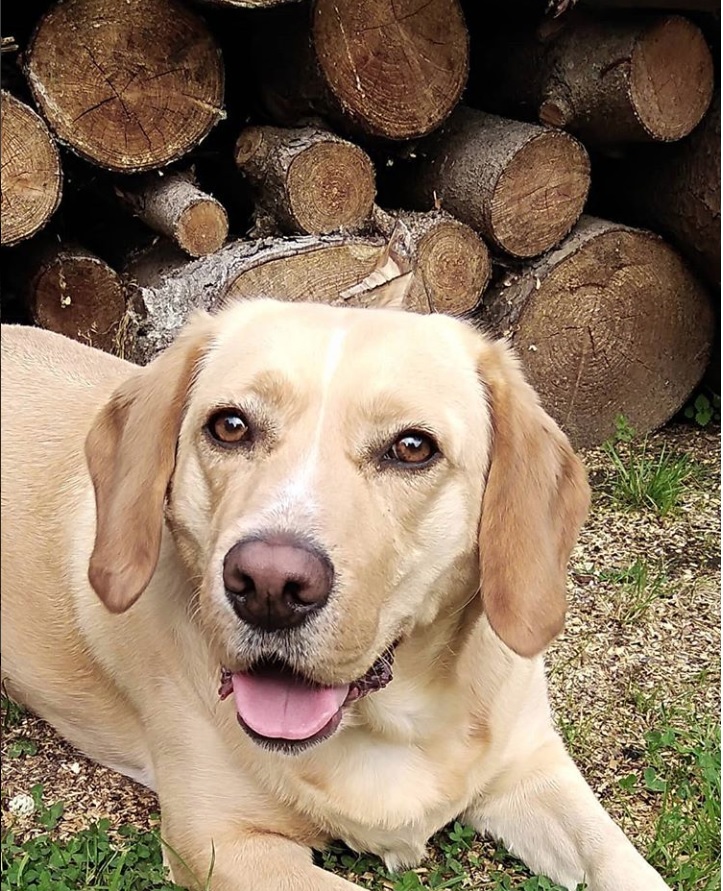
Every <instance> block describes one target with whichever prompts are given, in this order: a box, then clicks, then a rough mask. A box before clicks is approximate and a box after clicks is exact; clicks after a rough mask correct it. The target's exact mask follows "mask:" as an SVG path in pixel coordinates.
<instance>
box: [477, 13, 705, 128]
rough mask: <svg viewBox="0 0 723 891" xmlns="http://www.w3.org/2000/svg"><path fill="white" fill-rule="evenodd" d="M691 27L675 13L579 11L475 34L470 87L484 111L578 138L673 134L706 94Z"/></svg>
mask: <svg viewBox="0 0 723 891" xmlns="http://www.w3.org/2000/svg"><path fill="white" fill-rule="evenodd" d="M713 81H714V73H713V60H712V57H711V53H710V50H709V49H708V46H707V44H706V41H705V38H704V36H703V34H702V32H701V30H700V29H699V28H698V27H697V26H696V25H694V24H693V23H692V22H690V21H688V20H687V19H685V18H683V17H681V16H678V15H635V16H633V15H628V16H622V15H619V16H608V17H604V16H594V15H592V14H586V15H585V14H582V13H581V12H580V11H579V10H576V11H575V13H574V14H573V15H571V16H569V17H568V18H563V19H560V20H558V21H556V22H555V23H552V24H550V23H546V24H544V25H543V26H541V27H540V28H539V29H538V30H537V31H536V32H533V31H532V30H526V31H521V30H513V29H502V30H494V29H490V30H489V31H486V32H485V33H483V34H480V47H479V52H478V53H477V55H476V57H475V71H474V72H473V78H472V85H471V90H470V95H471V96H472V97H473V98H474V101H475V102H477V103H479V104H482V105H483V106H484V107H485V108H486V109H488V110H489V111H494V112H497V113H499V114H511V115H514V116H520V115H522V116H523V117H529V118H531V119H535V118H537V119H539V121H540V122H542V123H545V124H549V125H551V126H554V127H561V128H563V129H565V130H568V131H570V132H571V133H575V134H576V135H577V136H579V137H580V138H581V139H582V140H583V141H584V142H585V143H586V144H587V145H606V144H612V143H619V142H631V141H650V140H655V141H664V142H665V141H673V140H676V139H681V138H682V137H683V136H686V135H687V134H688V133H690V132H691V130H693V128H694V127H695V126H696V124H698V123H699V121H700V120H701V119H702V117H703V115H704V114H705V112H706V109H707V108H708V105H709V103H710V100H711V96H712V93H713Z"/></svg>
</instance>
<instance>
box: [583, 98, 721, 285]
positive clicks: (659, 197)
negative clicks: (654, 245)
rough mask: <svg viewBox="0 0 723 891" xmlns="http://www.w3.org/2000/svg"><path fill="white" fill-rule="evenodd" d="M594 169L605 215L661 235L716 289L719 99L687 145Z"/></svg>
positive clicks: (643, 151)
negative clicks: (649, 229) (647, 228)
mask: <svg viewBox="0 0 723 891" xmlns="http://www.w3.org/2000/svg"><path fill="white" fill-rule="evenodd" d="M599 168H600V169H599V171H596V180H595V185H594V193H595V194H594V197H595V201H596V204H597V205H598V206H599V207H600V208H601V209H603V210H604V212H605V213H606V214H609V215H614V217H615V219H620V220H623V221H624V222H627V223H632V224H637V225H642V226H649V227H650V228H651V229H653V230H654V231H655V232H659V233H660V234H661V235H664V236H665V237H666V238H668V239H669V240H670V241H671V243H672V244H674V245H675V247H677V248H678V250H680V251H681V253H683V254H684V256H685V257H686V259H687V260H689V261H690V263H691V264H692V265H693V266H694V267H695V268H696V269H697V270H698V271H699V272H700V273H701V274H702V275H703V276H704V277H705V278H706V280H707V281H708V282H709V284H711V285H712V286H713V287H716V288H720V269H721V255H720V237H721V233H720V169H721V131H720V93H718V95H717V96H716V98H715V99H714V102H713V104H712V105H711V108H710V110H709V112H708V114H707V115H706V117H705V119H704V121H703V123H702V124H701V125H700V126H699V127H698V128H696V130H695V131H694V132H693V133H692V134H691V135H690V136H689V137H688V138H687V139H684V140H682V141H681V142H677V143H675V144H673V145H666V146H660V147H656V148H655V149H653V148H652V147H651V148H647V147H646V148H645V149H643V148H642V147H641V150H640V151H639V152H635V153H632V154H631V155H629V156H628V157H626V158H625V159H623V160H617V161H613V160H611V161H608V162H607V163H606V164H605V165H602V164H601V165H599Z"/></svg>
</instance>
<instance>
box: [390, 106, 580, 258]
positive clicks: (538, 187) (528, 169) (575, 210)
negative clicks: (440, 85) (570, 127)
mask: <svg viewBox="0 0 723 891" xmlns="http://www.w3.org/2000/svg"><path fill="white" fill-rule="evenodd" d="M414 154H415V155H416V163H413V164H412V163H405V162H402V161H399V162H397V163H396V164H395V166H394V168H393V170H392V173H391V176H392V177H393V178H394V180H395V182H396V183H397V187H398V188H400V194H401V196H402V200H401V202H400V203H402V204H408V205H409V206H411V207H414V208H415V209H418V210H429V209H431V208H433V207H441V208H442V209H444V210H447V211H449V212H450V213H451V214H453V215H454V216H455V217H457V218H458V219H459V220H461V221H462V222H463V223H466V224H467V225H468V226H472V228H474V229H476V230H477V231H478V232H480V233H481V234H482V235H483V236H484V237H485V239H486V240H487V241H488V242H489V243H490V244H492V245H495V246H496V247H498V248H499V249H500V250H502V251H505V252H506V253H508V254H511V255H512V256H515V257H533V256H535V255H536V254H541V253H542V252H543V251H546V250H548V249H549V248H551V247H552V246H553V245H555V244H557V243H558V242H559V241H560V240H561V239H562V238H564V237H565V235H567V233H568V232H569V231H570V230H571V229H572V227H573V226H574V225H575V223H576V222H577V220H578V218H579V216H580V214H581V213H582V209H583V206H584V204H585V199H586V197H587V192H588V188H589V185H590V163H589V160H588V157H587V153H586V152H585V149H584V148H583V147H582V145H580V143H579V142H578V141H577V140H576V139H574V138H573V137H571V136H569V135H568V134H567V133H563V132H561V131H558V130H551V129H548V128H544V127H539V126H537V125H535V124H524V123H520V122H519V121H510V120H507V119H505V118H499V117H496V116H495V115H488V114H485V113H484V112H481V111H475V110H473V109H471V108H462V107H460V108H458V109H457V110H456V111H455V112H454V114H453V115H452V116H451V117H450V119H449V121H448V122H447V123H446V124H445V125H444V127H442V129H441V130H440V131H439V132H438V133H436V134H433V135H432V136H430V137H428V138H427V139H426V140H423V141H422V142H420V143H419V145H418V146H417V148H416V149H415V152H414Z"/></svg>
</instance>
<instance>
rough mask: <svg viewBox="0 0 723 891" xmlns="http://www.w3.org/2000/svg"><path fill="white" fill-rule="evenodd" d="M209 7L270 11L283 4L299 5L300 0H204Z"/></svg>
mask: <svg viewBox="0 0 723 891" xmlns="http://www.w3.org/2000/svg"><path fill="white" fill-rule="evenodd" d="M204 2H205V3H208V4H210V5H211V6H227V7H228V8H229V9H270V8H271V7H272V6H282V5H283V4H284V3H300V2H301V0H204Z"/></svg>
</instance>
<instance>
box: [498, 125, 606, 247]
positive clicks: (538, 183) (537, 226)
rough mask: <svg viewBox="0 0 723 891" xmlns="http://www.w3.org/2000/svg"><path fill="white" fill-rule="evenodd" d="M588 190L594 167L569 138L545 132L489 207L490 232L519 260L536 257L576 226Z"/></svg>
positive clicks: (512, 168)
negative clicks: (520, 258)
mask: <svg viewBox="0 0 723 891" xmlns="http://www.w3.org/2000/svg"><path fill="white" fill-rule="evenodd" d="M589 186H590V161H589V159H588V156H587V152H586V151H585V149H584V148H583V146H582V145H581V144H580V143H579V142H578V141H577V140H576V139H573V138H572V137H571V136H569V135H568V134H567V133H561V132H557V131H553V130H548V131H543V132H541V133H540V134H539V135H537V136H535V137H534V138H533V139H530V140H529V141H527V142H526V143H525V144H524V145H522V146H521V147H520V149H519V150H518V151H517V153H516V154H515V156H514V157H513V158H512V159H511V161H510V162H509V163H508V164H507V165H506V167H505V168H504V170H503V171H502V173H501V175H500V177H499V179H498V180H497V183H496V185H495V188H494V192H493V195H492V198H491V201H490V211H489V214H490V223H489V232H490V234H491V236H492V238H493V239H494V241H495V242H496V244H497V246H498V247H500V248H501V249H502V250H504V251H506V252H507V253H509V254H512V255H513V256H515V257H534V256H536V255H537V254H541V253H543V252H544V251H546V250H549V249H550V248H551V247H553V246H554V245H556V244H558V243H559V242H560V241H561V240H562V239H563V238H564V237H565V236H566V235H567V234H568V232H570V230H571V229H572V227H573V226H574V225H575V223H576V222H577V220H578V219H579V217H580V214H581V213H582V209H583V207H584V205H585V200H586V198H587V193H588V189H589Z"/></svg>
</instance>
